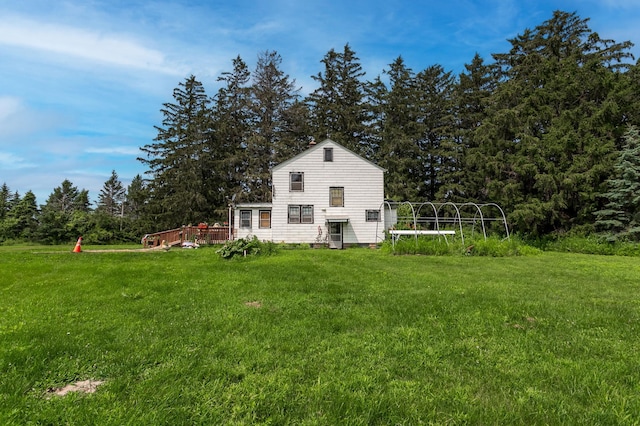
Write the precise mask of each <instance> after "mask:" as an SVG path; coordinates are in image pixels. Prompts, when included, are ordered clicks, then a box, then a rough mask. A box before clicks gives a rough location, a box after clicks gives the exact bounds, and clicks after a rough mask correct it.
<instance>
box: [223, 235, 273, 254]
mask: <svg viewBox="0 0 640 426" xmlns="http://www.w3.org/2000/svg"><path fill="white" fill-rule="evenodd" d="M276 251H277V245H276V244H275V243H274V242H271V241H260V240H258V237H256V236H255V235H254V236H253V238H238V239H237V240H232V241H227V242H226V243H225V244H224V245H223V246H222V247H221V248H220V249H218V250H216V253H218V254H219V255H220V256H221V257H222V258H223V259H231V258H232V257H234V256H236V255H240V256H252V255H259V254H263V255H271V254H274V253H275V252H276Z"/></svg>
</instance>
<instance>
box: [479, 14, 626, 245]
mask: <svg viewBox="0 0 640 426" xmlns="http://www.w3.org/2000/svg"><path fill="white" fill-rule="evenodd" d="M509 41H510V43H511V45H512V49H511V51H510V52H509V53H504V54H494V58H495V60H496V64H497V65H498V66H499V67H500V69H501V76H502V82H501V84H500V85H499V87H498V88H497V90H496V92H495V93H494V96H493V97H492V99H491V108H490V112H489V116H490V118H489V119H488V120H486V121H485V122H484V123H483V125H482V126H480V128H479V129H478V130H477V135H478V137H479V145H480V147H481V150H482V154H481V155H480V156H479V157H478V158H477V163H478V164H481V165H482V166H481V169H480V170H479V171H480V173H482V174H483V175H484V176H485V178H486V181H485V185H486V186H485V191H486V192H487V194H488V198H489V199H492V200H494V201H497V202H499V203H500V204H501V205H502V206H503V207H505V208H506V209H507V211H509V219H510V221H511V223H512V225H514V226H515V228H516V229H517V230H518V231H520V232H523V233H531V234H546V233H549V232H553V231H562V230H568V229H570V228H572V227H574V226H578V225H587V224H590V223H592V221H593V216H592V212H593V211H594V210H595V207H596V205H597V202H596V194H598V193H599V192H602V185H603V183H604V181H605V180H606V179H607V177H608V174H609V170H610V169H611V165H612V161H613V155H612V153H613V152H615V146H616V138H617V136H618V133H617V132H616V128H619V126H620V124H621V123H620V122H619V120H620V116H619V115H617V114H615V111H614V109H615V108H616V106H615V105H611V104H610V103H608V102H607V100H608V99H609V95H610V93H611V92H612V91H613V89H614V85H615V81H616V79H617V78H616V76H615V75H616V72H617V70H618V69H619V67H620V63H621V62H623V61H624V60H625V59H626V58H628V57H629V53H628V48H629V43H628V42H625V43H615V42H613V41H611V40H602V39H600V37H598V35H597V34H595V33H593V32H592V31H591V30H590V29H589V27H588V26H587V20H583V19H580V18H579V17H578V16H577V15H576V14H575V13H565V12H560V11H556V12H554V14H553V17H552V18H551V19H550V20H549V21H546V22H544V23H543V24H541V25H540V26H538V27H536V28H535V29H534V30H526V31H525V32H524V33H523V34H522V35H519V36H517V37H516V38H514V39H512V40H509Z"/></svg>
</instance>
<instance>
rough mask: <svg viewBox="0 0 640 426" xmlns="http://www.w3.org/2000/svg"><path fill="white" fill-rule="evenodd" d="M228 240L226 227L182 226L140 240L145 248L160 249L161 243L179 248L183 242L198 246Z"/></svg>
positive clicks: (221, 242) (227, 228)
mask: <svg viewBox="0 0 640 426" xmlns="http://www.w3.org/2000/svg"><path fill="white" fill-rule="evenodd" d="M228 240H229V227H228V226H206V227H205V226H203V225H197V226H183V227H181V228H176V229H169V230H168V231H161V232H154V233H152V234H147V235H145V236H144V238H143V239H142V245H143V246H144V247H145V248H152V247H160V245H161V244H162V241H164V242H165V244H168V245H170V246H179V245H181V244H182V243H183V242H185V241H191V242H194V243H198V244H200V245H206V244H224V243H226V242H227V241H228Z"/></svg>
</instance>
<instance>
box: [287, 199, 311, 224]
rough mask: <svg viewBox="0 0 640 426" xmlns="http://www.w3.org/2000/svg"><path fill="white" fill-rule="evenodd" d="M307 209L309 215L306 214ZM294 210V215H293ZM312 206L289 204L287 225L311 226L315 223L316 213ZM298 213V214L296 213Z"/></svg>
mask: <svg viewBox="0 0 640 426" xmlns="http://www.w3.org/2000/svg"><path fill="white" fill-rule="evenodd" d="M305 209H307V210H308V211H309V212H308V214H304V210H305ZM292 210H293V211H294V213H293V214H292ZM313 210H314V209H313V205H312V204H289V205H288V206H287V223H292V224H305V225H306V224H310V223H313V222H314V211H313ZM295 211H297V212H295Z"/></svg>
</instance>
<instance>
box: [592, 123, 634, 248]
mask: <svg viewBox="0 0 640 426" xmlns="http://www.w3.org/2000/svg"><path fill="white" fill-rule="evenodd" d="M624 140H625V143H624V146H623V147H622V150H621V151H620V152H619V154H618V158H617V159H616V163H615V165H614V174H613V176H612V177H611V179H609V180H608V181H607V186H608V191H607V192H605V193H604V194H602V197H603V198H604V199H605V200H607V201H606V204H605V208H604V209H602V210H599V211H597V212H595V217H596V229H597V230H598V231H600V232H602V233H604V234H605V235H606V236H607V238H608V239H609V240H611V241H616V240H623V241H635V242H638V241H640V134H639V133H638V128H637V127H635V126H631V127H630V128H629V129H628V131H627V133H626V134H625V137H624Z"/></svg>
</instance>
